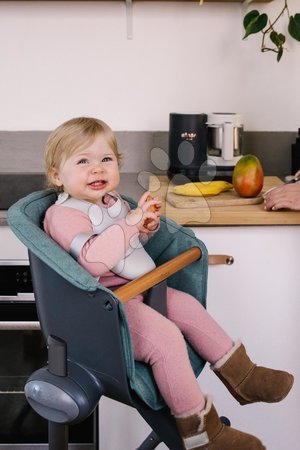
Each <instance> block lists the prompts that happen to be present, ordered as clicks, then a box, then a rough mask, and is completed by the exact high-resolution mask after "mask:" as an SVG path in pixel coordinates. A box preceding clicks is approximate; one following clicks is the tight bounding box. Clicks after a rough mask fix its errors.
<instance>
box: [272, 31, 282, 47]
mask: <svg viewBox="0 0 300 450" xmlns="http://www.w3.org/2000/svg"><path fill="white" fill-rule="evenodd" d="M270 39H271V41H272V42H273V44H275V45H276V47H282V46H283V44H284V43H285V35H284V34H282V33H279V34H278V33H277V31H275V30H273V31H271V33H270Z"/></svg>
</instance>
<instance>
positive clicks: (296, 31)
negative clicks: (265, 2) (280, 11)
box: [288, 14, 300, 42]
mask: <svg viewBox="0 0 300 450" xmlns="http://www.w3.org/2000/svg"><path fill="white" fill-rule="evenodd" d="M288 30H289V33H290V35H291V36H292V37H293V38H294V39H296V41H299V42H300V14H295V15H294V16H291V17H290V21H289V27H288Z"/></svg>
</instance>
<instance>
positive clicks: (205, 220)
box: [149, 175, 300, 227]
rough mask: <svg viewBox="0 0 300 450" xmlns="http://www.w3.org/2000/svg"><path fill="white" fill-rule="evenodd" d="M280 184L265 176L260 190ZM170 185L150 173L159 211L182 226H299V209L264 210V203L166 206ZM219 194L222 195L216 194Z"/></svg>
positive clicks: (164, 179) (277, 179) (167, 181)
mask: <svg viewBox="0 0 300 450" xmlns="http://www.w3.org/2000/svg"><path fill="white" fill-rule="evenodd" d="M280 184H282V181H281V180H280V179H279V178H277V177H265V181H264V186H263V192H265V191H267V190H268V189H270V188H271V187H274V186H278V185H280ZM171 187H172V185H170V180H169V179H168V177H167V176H166V175H157V176H155V175H152V176H150V179H149V190H150V191H152V192H153V194H154V195H158V196H159V197H160V198H161V200H162V202H163V205H162V214H164V215H165V216H167V217H168V218H170V219H172V220H174V221H175V222H177V223H179V224H181V225H185V226H195V227H197V226H218V225H229V226H230V225H300V211H299V212H295V211H288V210H282V211H266V210H265V209H264V203H260V204H257V205H242V206H241V205H239V206H217V207H208V206H207V208H191V209H180V208H175V207H174V206H172V205H170V204H169V203H168V202H167V201H166V198H167V192H168V189H170V188H171ZM220 195H222V194H220Z"/></svg>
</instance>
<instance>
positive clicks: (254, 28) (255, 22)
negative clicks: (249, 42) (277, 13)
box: [243, 10, 268, 39]
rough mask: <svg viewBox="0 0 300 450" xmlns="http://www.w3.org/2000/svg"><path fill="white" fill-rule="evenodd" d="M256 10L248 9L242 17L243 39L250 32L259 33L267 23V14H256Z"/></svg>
mask: <svg viewBox="0 0 300 450" xmlns="http://www.w3.org/2000/svg"><path fill="white" fill-rule="evenodd" d="M257 13H258V11H256V10H253V11H250V12H249V13H248V14H246V16H245V17H244V27H245V30H246V32H245V36H244V37H243V39H245V38H246V37H247V36H249V35H250V34H255V33H259V32H260V31H262V30H263V29H264V28H265V26H266V25H267V23H268V16H267V14H259V13H258V15H257Z"/></svg>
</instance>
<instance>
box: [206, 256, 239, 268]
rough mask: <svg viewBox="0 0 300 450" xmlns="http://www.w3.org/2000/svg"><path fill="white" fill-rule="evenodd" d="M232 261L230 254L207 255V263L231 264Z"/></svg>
mask: <svg viewBox="0 0 300 450" xmlns="http://www.w3.org/2000/svg"><path fill="white" fill-rule="evenodd" d="M233 263H234V258H233V256H230V255H208V264H211V265H215V264H227V265H228V266H231V264H233Z"/></svg>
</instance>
